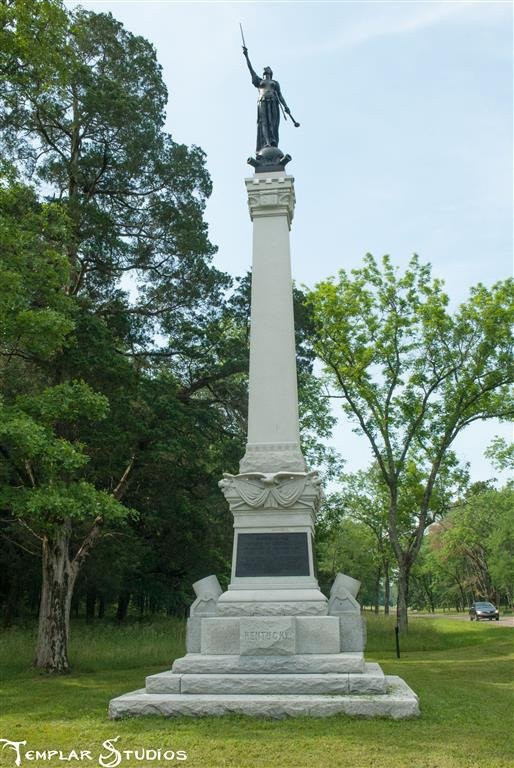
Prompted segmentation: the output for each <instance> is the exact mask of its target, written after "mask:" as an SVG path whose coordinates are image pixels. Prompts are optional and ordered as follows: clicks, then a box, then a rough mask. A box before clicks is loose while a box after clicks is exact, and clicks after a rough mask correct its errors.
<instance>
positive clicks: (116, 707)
mask: <svg viewBox="0 0 514 768" xmlns="http://www.w3.org/2000/svg"><path fill="white" fill-rule="evenodd" d="M386 680H387V685H388V693H386V694H381V695H376V696H364V695H356V694H354V695H346V696H345V695H343V696H337V695H336V696H320V695H311V696H305V695H301V696H293V695H271V696H270V695H256V694H254V695H228V694H225V695H218V696H216V695H213V694H205V695H204V694H174V693H169V694H163V693H162V694H148V693H145V692H144V689H141V690H138V691H133V692H132V693H127V694H125V695H124V696H120V697H118V698H116V699H112V701H111V702H110V705H109V717H111V718H112V719H117V718H121V717H128V716H135V715H164V716H166V717H176V716H178V715H187V716H192V717H198V716H204V715H225V714H231V713H234V714H244V715H252V716H256V717H257V716H258V717H274V718H282V717H299V716H306V715H307V716H310V717H329V716H330V715H336V714H338V713H340V712H345V713H346V714H348V715H356V716H361V717H391V718H393V719H395V720H399V719H403V718H408V717H416V716H417V715H419V704H418V697H417V696H416V694H415V693H414V692H413V691H412V690H411V689H410V688H409V686H408V685H407V684H406V683H405V682H404V681H403V680H402V679H401V678H399V677H396V676H391V677H387V678H386Z"/></svg>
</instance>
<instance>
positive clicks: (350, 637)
mask: <svg viewBox="0 0 514 768" xmlns="http://www.w3.org/2000/svg"><path fill="white" fill-rule="evenodd" d="M334 618H336V617H335V616H334ZM339 626H340V636H341V651H342V652H343V653H346V652H347V651H353V652H359V651H363V650H364V633H363V625H362V617H361V616H360V614H353V613H344V614H343V615H342V616H340V617H339Z"/></svg>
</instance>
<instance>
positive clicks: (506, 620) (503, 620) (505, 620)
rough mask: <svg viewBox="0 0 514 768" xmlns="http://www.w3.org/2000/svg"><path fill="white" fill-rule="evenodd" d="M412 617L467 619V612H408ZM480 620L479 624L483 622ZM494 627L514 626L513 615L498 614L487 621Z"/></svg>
mask: <svg viewBox="0 0 514 768" xmlns="http://www.w3.org/2000/svg"><path fill="white" fill-rule="evenodd" d="M409 618H413V619H416V618H418V619H453V621H469V615H468V614H467V613H409ZM483 623H484V622H483V621H481V622H479V624H483ZM486 623H487V624H493V625H494V626H495V627H514V616H500V621H487V622H486Z"/></svg>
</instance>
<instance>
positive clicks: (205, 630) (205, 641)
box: [201, 617, 239, 655]
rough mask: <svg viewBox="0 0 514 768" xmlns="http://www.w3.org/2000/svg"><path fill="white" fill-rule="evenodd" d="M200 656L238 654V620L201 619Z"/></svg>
mask: <svg viewBox="0 0 514 768" xmlns="http://www.w3.org/2000/svg"><path fill="white" fill-rule="evenodd" d="M201 652H202V654H204V653H205V654H208V655H212V654H222V655H226V654H232V653H239V619H229V618H224V617H223V618H221V617H219V618H218V617H216V618H209V619H202V641H201Z"/></svg>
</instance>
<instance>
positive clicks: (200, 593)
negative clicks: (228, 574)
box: [189, 576, 223, 616]
mask: <svg viewBox="0 0 514 768" xmlns="http://www.w3.org/2000/svg"><path fill="white" fill-rule="evenodd" d="M193 589H194V591H195V595H197V598H196V600H195V601H194V603H193V604H192V606H191V608H190V609H189V615H190V616H214V615H215V613H216V604H217V602H218V598H219V596H220V595H221V593H222V592H223V590H222V589H221V586H220V583H219V581H218V579H217V577H216V576H206V577H205V579H200V580H199V581H195V583H194V584H193Z"/></svg>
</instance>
